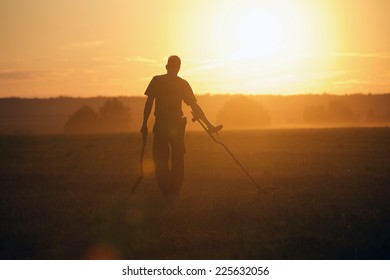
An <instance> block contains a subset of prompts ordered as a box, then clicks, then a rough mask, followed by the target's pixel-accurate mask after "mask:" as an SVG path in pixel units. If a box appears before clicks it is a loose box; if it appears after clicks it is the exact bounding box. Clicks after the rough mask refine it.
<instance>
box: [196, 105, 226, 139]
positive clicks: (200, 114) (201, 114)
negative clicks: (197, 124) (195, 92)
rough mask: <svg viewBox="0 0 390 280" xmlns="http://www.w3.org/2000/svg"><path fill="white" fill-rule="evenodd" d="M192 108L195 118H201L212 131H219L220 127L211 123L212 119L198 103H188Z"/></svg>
mask: <svg viewBox="0 0 390 280" xmlns="http://www.w3.org/2000/svg"><path fill="white" fill-rule="evenodd" d="M188 105H189V106H190V107H191V109H192V113H193V114H194V118H195V119H200V120H201V121H202V122H203V123H204V124H205V125H206V126H207V129H208V131H209V132H210V133H214V132H217V131H218V130H219V129H220V128H221V127H220V128H217V127H215V126H214V125H212V124H211V123H210V121H209V120H208V119H207V118H206V115H205V114H204V112H203V110H202V108H201V107H200V106H199V105H198V103H197V102H196V101H195V102H192V103H191V104H188Z"/></svg>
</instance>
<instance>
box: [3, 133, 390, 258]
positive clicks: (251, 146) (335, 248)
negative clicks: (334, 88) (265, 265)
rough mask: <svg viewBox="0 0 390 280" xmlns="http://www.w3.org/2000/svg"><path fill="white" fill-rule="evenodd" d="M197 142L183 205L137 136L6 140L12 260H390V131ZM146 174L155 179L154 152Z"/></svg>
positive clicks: (190, 140)
mask: <svg viewBox="0 0 390 280" xmlns="http://www.w3.org/2000/svg"><path fill="white" fill-rule="evenodd" d="M222 136H223V140H224V142H225V143H226V144H227V145H228V146H229V147H230V149H231V150H232V152H233V153H234V154H235V155H236V156H237V157H238V158H239V159H240V160H241V162H242V163H243V165H244V166H245V167H246V168H247V169H248V171H249V172H250V173H251V174H252V175H253V177H254V178H255V179H256V180H257V181H258V182H259V183H260V184H262V185H265V186H275V189H274V190H273V191H272V192H269V193H265V194H253V193H252V191H253V190H254V186H253V185H251V182H250V181H249V180H248V178H247V177H245V175H244V174H243V173H242V172H241V170H240V169H239V167H238V166H237V165H235V163H234V162H233V161H232V160H231V158H230V157H229V155H228V154H226V153H225V151H224V150H223V149H222V148H221V147H219V146H217V145H216V144H214V143H213V142H211V141H210V139H209V138H208V136H207V135H206V134H204V133H200V132H189V133H188V134H187V155H186V179H185V184H184V186H183V191H182V194H181V198H180V200H179V201H177V203H176V204H175V205H173V206H171V205H169V204H167V203H165V202H164V201H163V199H162V198H161V196H160V194H159V192H158V190H157V189H156V186H155V184H154V180H153V175H151V174H148V175H147V176H146V178H145V179H144V181H143V182H142V184H141V185H140V187H139V189H138V191H137V193H136V197H135V199H134V200H131V199H130V198H129V191H130V188H131V186H132V184H133V182H134V181H135V180H136V178H137V176H138V157H139V152H140V144H141V143H140V136H139V135H138V134H122V135H90V136H64V135H58V136H6V135H2V136H0V194H1V196H0V199H1V201H0V213H1V220H0V258H1V259H80V258H93V259H98V258H103V259H110V258H114V259H116V258H119V259H121V258H123V259H389V258H390V204H389V199H390V190H389V187H390V172H389V171H390V141H389V140H390V129H389V128H376V129H373V128H370V129H318V130H309V129H308V130H261V131H236V132H228V131H227V132H223V133H222ZM150 144H151V141H149V146H148V147H147V153H146V155H145V159H146V161H147V162H146V170H147V171H148V173H150V172H151V171H152V170H151V167H150V158H151V155H150V150H151V147H150Z"/></svg>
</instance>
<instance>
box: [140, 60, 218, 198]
mask: <svg viewBox="0 0 390 280" xmlns="http://www.w3.org/2000/svg"><path fill="white" fill-rule="evenodd" d="M180 66H181V61H180V58H179V57H178V56H170V57H169V59H168V63H167V65H166V67H165V68H166V70H167V73H166V74H164V75H159V76H155V77H153V79H152V80H151V82H150V84H149V86H148V88H147V89H146V91H145V95H146V96H147V100H146V103H145V108H144V119H143V124H142V127H141V133H142V135H143V137H146V136H147V134H148V128H147V122H148V118H149V115H150V112H151V110H152V107H153V102H154V101H155V110H154V115H155V124H154V127H153V134H154V138H153V160H154V164H155V172H156V179H157V184H158V186H159V188H160V189H161V191H162V193H163V194H164V196H166V197H171V198H174V197H176V196H177V195H178V194H179V193H180V190H181V185H182V182H183V178H184V154H185V145H184V132H185V126H186V123H187V119H186V118H185V117H183V111H182V109H181V104H182V101H184V102H185V103H186V104H187V105H189V106H190V107H191V109H192V112H193V113H194V116H195V117H196V118H199V119H201V120H202V121H203V122H204V123H205V124H206V125H207V128H208V129H209V131H210V132H213V131H216V128H215V127H214V126H213V125H212V124H211V123H210V122H209V121H208V120H207V118H206V116H205V114H204V113H203V110H202V109H201V108H200V107H199V105H198V104H197V101H196V98H195V95H194V93H193V91H192V89H191V87H190V85H189V84H188V82H187V81H186V80H184V79H182V78H180V77H179V76H178V75H177V74H178V72H179V70H180ZM169 158H171V165H170V166H171V168H169Z"/></svg>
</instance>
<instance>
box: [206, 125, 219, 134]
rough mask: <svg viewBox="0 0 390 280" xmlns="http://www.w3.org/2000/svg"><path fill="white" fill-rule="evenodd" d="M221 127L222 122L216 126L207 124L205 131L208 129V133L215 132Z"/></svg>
mask: <svg viewBox="0 0 390 280" xmlns="http://www.w3.org/2000/svg"><path fill="white" fill-rule="evenodd" d="M222 128H223V125H222V124H220V125H217V126H213V125H208V126H207V131H208V132H209V133H216V132H218V131H220V130H221V129H222Z"/></svg>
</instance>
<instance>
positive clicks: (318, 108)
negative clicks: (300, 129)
mask: <svg viewBox="0 0 390 280" xmlns="http://www.w3.org/2000/svg"><path fill="white" fill-rule="evenodd" d="M303 120H304V121H305V122H307V123H310V124H320V123H325V122H327V121H328V113H327V112H326V110H325V108H324V106H322V105H313V106H306V107H305V108H304V109H303Z"/></svg>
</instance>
